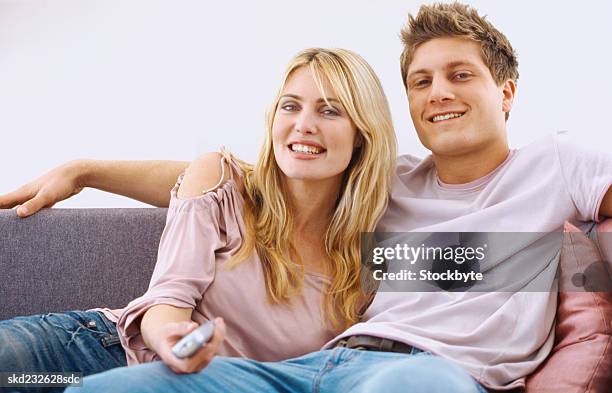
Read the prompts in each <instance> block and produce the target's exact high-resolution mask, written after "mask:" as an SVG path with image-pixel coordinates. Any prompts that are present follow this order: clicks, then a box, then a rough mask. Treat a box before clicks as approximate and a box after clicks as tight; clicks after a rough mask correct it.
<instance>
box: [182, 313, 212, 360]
mask: <svg viewBox="0 0 612 393" xmlns="http://www.w3.org/2000/svg"><path fill="white" fill-rule="evenodd" d="M214 331H215V323H214V322H211V321H206V322H204V323H203V324H202V325H200V326H199V327H198V328H197V329H196V330H194V331H192V332H191V333H189V334H188V335H186V336H185V337H183V338H181V339H180V340H179V342H177V343H176V344H174V346H173V347H172V353H173V354H174V356H176V357H177V358H179V359H185V358H188V357H190V356H193V354H195V353H196V352H197V351H198V349H200V348H201V347H202V346H204V344H206V343H207V342H208V341H209V340H210V339H211V338H212V336H213V332H214Z"/></svg>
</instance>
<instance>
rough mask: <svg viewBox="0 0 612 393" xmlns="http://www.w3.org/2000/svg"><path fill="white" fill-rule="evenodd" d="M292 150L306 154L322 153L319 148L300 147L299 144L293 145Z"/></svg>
mask: <svg viewBox="0 0 612 393" xmlns="http://www.w3.org/2000/svg"><path fill="white" fill-rule="evenodd" d="M291 150H293V151H298V152H300V153H306V154H319V153H320V152H321V149H320V148H318V147H314V146H307V145H300V144H299V143H294V144H292V145H291Z"/></svg>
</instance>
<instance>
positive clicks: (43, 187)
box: [0, 160, 84, 217]
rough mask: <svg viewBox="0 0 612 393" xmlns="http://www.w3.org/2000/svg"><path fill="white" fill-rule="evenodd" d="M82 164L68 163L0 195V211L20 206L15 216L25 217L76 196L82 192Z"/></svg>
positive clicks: (75, 161) (81, 161)
mask: <svg viewBox="0 0 612 393" xmlns="http://www.w3.org/2000/svg"><path fill="white" fill-rule="evenodd" d="M83 164H84V161H83V160H74V161H69V162H67V163H65V164H63V165H60V166H58V167H57V168H54V169H52V170H51V171H49V172H47V173H45V174H44V175H42V176H41V177H39V178H38V179H36V180H34V181H31V182H29V183H27V184H24V185H23V186H21V187H19V188H18V189H16V190H15V191H13V192H10V193H8V194H5V195H0V209H10V208H13V207H15V206H18V205H21V206H19V207H18V208H17V215H18V216H19V217H27V216H30V215H32V214H34V213H36V212H37V211H39V210H40V209H42V208H43V207H52V206H53V205H55V204H56V203H57V202H60V201H63V200H64V199H67V198H70V197H71V196H73V195H76V194H78V193H79V192H81V191H82V190H83V186H82V185H81V184H80V177H81V172H82V168H83Z"/></svg>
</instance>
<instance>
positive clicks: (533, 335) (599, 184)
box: [326, 135, 612, 389]
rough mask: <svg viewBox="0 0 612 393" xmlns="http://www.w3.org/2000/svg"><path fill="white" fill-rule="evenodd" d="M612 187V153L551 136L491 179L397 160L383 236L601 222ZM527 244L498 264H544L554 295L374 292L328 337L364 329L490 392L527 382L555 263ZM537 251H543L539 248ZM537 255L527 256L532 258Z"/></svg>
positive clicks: (539, 355)
mask: <svg viewBox="0 0 612 393" xmlns="http://www.w3.org/2000/svg"><path fill="white" fill-rule="evenodd" d="M611 184H612V157H611V156H609V155H604V154H596V153H591V152H585V151H580V150H578V149H576V148H574V147H572V146H570V145H569V144H568V143H566V142H564V137H562V136H556V135H555V136H550V137H547V138H545V139H543V140H540V141H538V142H535V143H533V144H531V145H529V146H526V147H524V148H521V149H519V150H513V151H512V152H511V153H510V155H509V156H508V158H507V159H506V161H505V162H504V163H503V164H502V165H500V166H499V167H498V168H497V169H495V170H494V171H493V172H492V173H490V174H489V175H487V176H485V177H483V178H481V179H478V180H476V181H474V182H471V183H469V184H461V185H448V184H444V183H442V182H441V181H440V180H439V179H438V176H437V173H436V169H435V166H434V163H433V160H432V158H431V157H428V158H426V159H424V160H420V159H417V158H414V157H410V156H401V157H400V158H399V160H398V166H397V171H396V176H395V179H394V185H393V191H392V196H391V200H390V203H389V208H388V209H387V211H386V213H385V215H384V217H383V218H382V220H381V221H380V223H379V226H378V231H381V232H553V231H560V230H561V228H562V226H563V223H564V221H566V220H568V221H573V222H578V221H591V220H597V219H598V217H597V212H598V209H599V205H600V204H601V201H602V199H603V196H604V194H605V192H606V190H607V189H608V188H609V186H610V185H611ZM534 248H537V247H533V246H531V245H528V244H526V245H525V247H524V248H523V249H522V250H519V251H520V252H518V253H517V255H513V258H509V259H508V260H505V261H501V262H503V263H501V264H499V266H498V267H500V268H505V269H514V271H516V272H520V271H521V270H522V268H523V267H524V266H525V265H521V264H524V263H529V264H530V265H532V264H541V265H542V268H541V269H540V270H538V271H540V273H539V274H538V275H536V276H534V277H533V279H534V280H539V285H540V286H539V288H544V287H546V285H548V287H549V288H550V292H544V291H540V292H528V291H519V292H499V291H498V292H493V291H491V292H380V291H379V292H378V293H377V294H376V296H375V298H374V301H373V302H372V304H371V305H370V307H369V308H368V310H367V311H366V313H365V318H364V320H366V322H363V323H358V324H356V325H354V326H353V327H351V328H349V329H348V330H347V331H345V332H344V333H342V334H341V335H340V336H339V337H337V338H336V339H334V340H332V341H330V342H329V343H328V344H327V345H326V347H330V346H332V345H334V343H336V342H337V341H338V339H340V338H342V337H345V336H350V335H355V334H366V335H374V336H379V337H385V338H389V339H393V340H398V341H402V342H405V343H407V344H410V345H413V346H416V347H419V348H421V349H423V350H427V351H430V352H432V353H434V354H437V355H440V356H443V357H446V358H449V359H451V360H453V361H454V362H455V363H456V364H458V365H460V366H461V367H463V368H464V369H466V370H467V371H468V372H469V373H470V374H471V375H472V376H473V377H474V378H476V379H477V380H479V381H480V382H481V383H483V384H484V385H486V386H488V387H491V388H497V389H502V388H506V389H509V388H513V387H516V386H521V385H524V377H525V376H526V375H528V374H530V373H531V372H533V371H534V370H535V369H536V367H537V366H538V365H539V364H540V363H541V362H542V361H543V360H544V359H545V358H546V357H547V355H548V354H549V352H550V350H551V348H552V346H553V340H554V336H553V334H554V329H553V323H554V318H555V311H556V301H557V294H556V292H555V291H556V286H555V282H554V274H551V271H552V273H554V272H555V271H556V268H557V263H558V258H557V259H556V260H546V261H541V260H537V259H536V258H535V257H534V255H538V254H537V251H538V250H535V249H534ZM540 251H541V250H540ZM530 257H531V258H530Z"/></svg>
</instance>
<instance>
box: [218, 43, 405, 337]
mask: <svg viewBox="0 0 612 393" xmlns="http://www.w3.org/2000/svg"><path fill="white" fill-rule="evenodd" d="M301 67H308V69H309V70H310V71H311V72H312V74H313V76H314V78H315V82H316V83H317V85H318V87H319V90H320V91H321V93H322V95H323V97H326V95H325V94H324V92H323V87H322V86H323V85H322V81H323V80H327V81H328V82H329V84H330V86H331V88H332V89H333V91H334V93H335V94H336V96H337V97H338V99H339V101H340V102H341V103H342V105H343V106H344V108H345V110H346V111H347V113H348V115H349V117H350V118H351V120H352V121H353V123H354V124H355V126H356V128H357V132H358V136H357V137H358V138H360V145H359V146H358V147H356V148H355V150H354V152H353V157H352V158H351V161H350V163H349V166H348V168H347V169H346V171H345V172H344V175H343V180H342V185H341V187H340V191H339V195H338V199H337V201H336V205H335V210H334V212H333V215H332V217H331V219H330V223H329V226H328V228H327V231H326V233H325V251H326V253H327V255H328V256H329V259H330V260H331V261H333V263H332V266H330V270H329V271H330V273H331V284H330V287H329V292H328V294H327V297H326V298H325V302H324V305H323V307H324V310H325V314H326V315H327V317H328V318H329V320H330V321H331V323H332V325H333V326H334V327H335V328H338V329H340V328H344V327H346V326H348V325H350V324H353V323H355V322H357V321H358V319H359V317H360V312H361V309H362V308H363V306H364V303H365V301H366V296H365V294H364V291H363V290H362V288H361V283H360V281H361V280H360V271H361V264H360V260H361V258H360V246H361V238H360V235H361V232H371V231H373V230H374V229H375V226H376V223H377V221H378V219H379V218H380V216H381V215H382V213H383V212H384V210H385V208H386V206H387V198H388V193H389V189H390V181H391V174H392V173H393V170H394V167H395V157H396V144H397V143H396V139H395V132H394V130H393V124H392V120H391V113H390V110H389V105H388V103H387V98H386V96H385V94H384V92H383V89H382V86H381V84H380V81H379V80H378V78H377V76H376V74H375V73H374V71H373V70H372V68H371V67H370V65H369V64H368V63H367V62H366V61H365V60H364V59H363V58H362V57H361V56H359V55H357V54H355V53H353V52H351V51H348V50H345V49H320V48H312V49H306V50H304V51H302V52H300V53H299V54H297V55H296V56H295V57H294V58H293V60H291V62H290V63H289V64H288V66H287V69H286V71H285V75H284V77H283V81H282V84H281V86H280V89H279V90H278V93H277V94H276V98H275V99H274V101H273V104H272V106H271V108H270V110H269V112H268V114H267V116H266V134H265V139H264V142H263V145H262V147H261V150H260V152H259V156H258V159H257V162H256V164H255V165H254V166H250V165H248V164H245V163H243V162H239V165H240V166H241V169H242V170H243V172H244V174H245V176H244V179H245V188H244V199H245V225H246V236H245V241H244V243H243V245H242V247H241V248H240V250H239V251H238V253H237V254H236V255H235V256H234V258H233V260H232V262H231V263H230V266H236V265H237V264H239V263H241V262H243V261H245V260H246V259H248V258H249V256H250V255H251V254H252V252H253V249H255V250H256V252H257V254H258V255H259V257H260V259H261V262H262V264H263V271H264V276H265V282H266V288H267V292H268V297H269V298H270V300H271V301H272V302H275V303H281V302H289V301H290V299H291V296H292V295H294V294H295V293H297V292H298V291H300V290H301V288H302V283H303V278H304V276H303V274H304V269H303V265H302V264H301V263H300V261H299V260H298V261H297V263H296V262H294V261H292V260H291V255H293V256H295V257H297V258H298V259H299V246H296V245H295V244H293V241H292V239H293V215H292V212H291V210H290V206H289V202H288V201H289V200H288V195H287V192H286V190H285V188H284V182H283V180H282V178H283V176H284V175H283V173H282V172H281V170H280V168H279V166H278V164H277V162H276V159H275V157H274V151H273V145H272V124H273V122H274V117H275V114H276V110H277V106H278V102H279V99H280V96H281V94H282V91H283V88H284V86H285V84H286V83H287V80H288V79H289V77H290V76H291V74H292V73H293V72H294V71H295V70H297V69H298V68H301Z"/></svg>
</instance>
